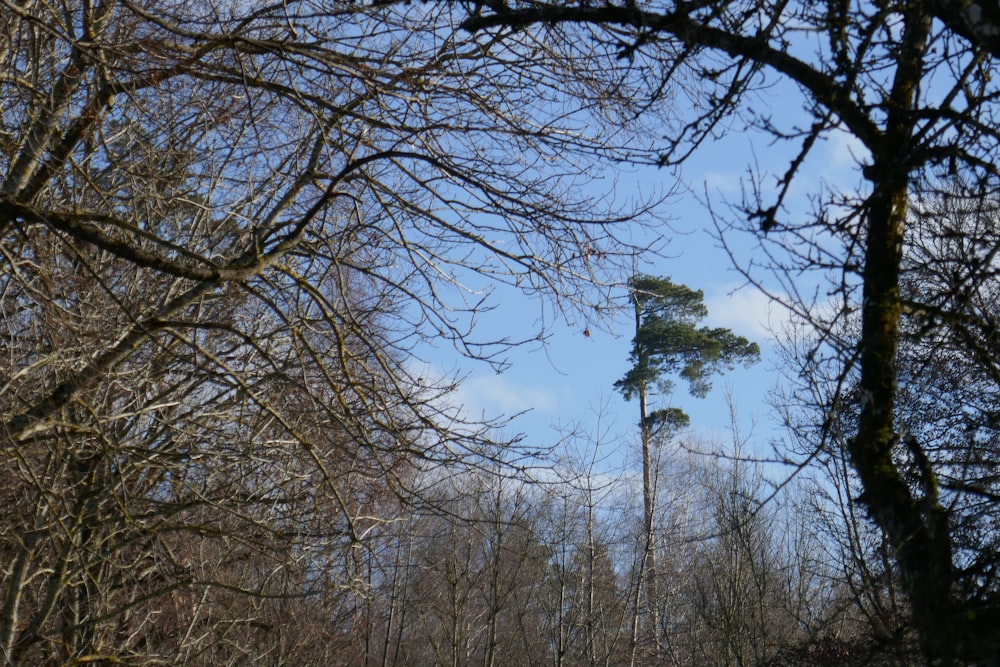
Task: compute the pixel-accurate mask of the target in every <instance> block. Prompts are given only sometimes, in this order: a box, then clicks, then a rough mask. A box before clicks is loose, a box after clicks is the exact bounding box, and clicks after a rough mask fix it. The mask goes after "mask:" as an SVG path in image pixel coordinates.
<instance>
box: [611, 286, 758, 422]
mask: <svg viewBox="0 0 1000 667" xmlns="http://www.w3.org/2000/svg"><path fill="white" fill-rule="evenodd" d="M631 289H632V296H633V298H634V299H635V308H636V334H635V338H634V339H633V341H632V352H631V354H630V355H629V360H630V361H631V362H632V368H630V369H629V371H628V373H626V374H625V377H623V378H622V379H621V380H618V381H617V382H616V383H615V388H616V389H618V390H619V391H621V392H622V395H623V396H624V397H625V400H632V399H633V398H634V397H635V396H638V395H640V394H641V393H643V392H646V391H648V389H649V387H650V386H651V385H653V384H654V383H655V384H658V385H659V386H661V387H663V388H664V389H665V390H669V388H670V387H671V386H672V383H671V382H670V380H669V379H668V378H666V377H664V376H669V375H677V376H680V377H681V378H683V379H684V380H686V381H687V383H688V390H689V391H690V392H691V395H693V396H697V397H698V398H704V397H705V396H706V395H707V394H708V392H709V390H710V389H711V388H712V385H711V382H710V381H709V379H710V378H711V376H713V375H715V374H716V373H720V372H722V371H723V370H731V369H733V368H734V367H735V366H736V364H737V363H742V364H744V365H749V364H752V363H754V362H756V361H758V360H759V359H760V347H759V346H758V345H757V343H753V342H751V341H749V340H747V339H746V338H744V337H743V336H737V335H736V334H734V333H733V332H732V331H731V330H729V329H724V328H710V327H699V326H698V323H699V322H700V321H701V320H703V319H704V318H705V317H707V316H708V309H707V308H706V307H705V303H704V294H703V293H702V292H701V290H693V289H691V288H690V287H687V286H686V285H676V284H674V283H673V282H671V281H670V279H668V278H655V277H652V276H636V277H634V278H633V279H632V283H631ZM677 412H678V413H679V415H673V416H672V417H671V421H676V420H677V419H678V418H679V416H683V417H684V419H685V420H686V418H687V415H684V413H682V412H680V411H679V410H678V411H677ZM650 417H652V415H651V416H650ZM683 423H686V421H684V422H678V425H683Z"/></svg>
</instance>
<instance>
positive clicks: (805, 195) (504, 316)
mask: <svg viewBox="0 0 1000 667" xmlns="http://www.w3.org/2000/svg"><path fill="white" fill-rule="evenodd" d="M779 90H780V89H777V88H776V89H775V91H776V92H773V94H772V96H771V97H762V98H761V103H764V104H772V105H773V106H774V108H775V109H778V110H780V112H781V113H783V114H785V115H786V116H787V117H788V118H791V119H793V118H794V114H795V109H794V108H782V105H785V106H786V107H787V104H788V101H794V102H795V104H798V98H797V97H796V96H794V94H793V96H791V97H787V98H782V96H781V95H780V93H779V92H777V91H779ZM786 92H789V91H786ZM795 148H797V146H795V145H789V146H783V145H780V144H779V145H775V144H774V142H773V141H772V139H771V137H770V136H765V135H762V134H759V133H758V134H754V133H752V132H751V133H747V132H731V133H729V134H727V135H725V136H723V137H721V138H719V139H718V140H717V141H716V142H715V143H714V144H711V145H708V146H705V147H703V148H702V150H700V151H699V152H698V153H697V154H696V155H695V156H694V157H693V158H692V159H691V160H689V161H688V162H687V163H686V164H685V166H684V170H683V172H681V173H679V174H675V173H673V172H670V171H668V170H660V169H656V168H653V167H630V168H628V173H627V174H626V176H625V177H622V178H620V179H618V185H617V187H616V196H618V195H621V196H622V197H628V196H629V195H630V194H632V192H630V191H629V190H630V189H634V190H635V192H641V193H649V192H652V191H655V190H657V189H661V190H671V189H674V187H675V185H676V184H677V183H678V182H679V183H681V184H682V187H681V188H680V189H679V190H678V194H676V195H675V196H673V197H671V199H670V200H669V202H667V210H666V211H665V215H666V217H669V219H670V221H671V222H670V226H669V228H664V229H663V233H664V234H665V235H667V237H668V238H669V244H668V245H667V246H666V249H665V252H664V255H665V256H664V257H661V258H655V259H654V258H650V260H651V261H650V263H649V264H647V265H646V266H642V267H640V270H641V271H642V272H644V273H648V274H653V275H662V276H669V277H670V278H671V279H673V280H674V281H675V282H681V283H684V284H687V285H689V286H690V287H692V288H695V289H701V290H703V291H704V293H705V301H706V305H707V306H708V309H709V313H710V315H709V318H708V320H707V321H706V324H709V325H713V326H725V327H729V328H731V329H733V330H734V331H735V332H736V333H738V334H741V335H744V336H747V337H748V338H750V339H752V340H756V341H757V342H758V343H760V344H761V347H762V351H763V359H762V361H761V362H760V363H759V364H757V365H756V366H754V367H752V368H751V369H742V368H740V369H737V370H735V371H733V372H732V373H730V374H727V375H725V376H720V377H718V378H717V379H716V380H715V381H714V382H713V391H712V393H711V394H710V395H709V396H708V397H707V398H705V399H700V400H699V399H694V398H691V397H690V396H688V395H687V393H686V388H685V387H684V386H683V385H681V384H680V383H678V387H677V389H676V391H675V395H674V396H673V397H672V398H671V401H670V403H671V404H672V405H676V406H679V407H681V408H683V409H684V410H685V411H687V412H688V413H689V414H690V416H691V433H690V434H688V435H689V436H693V437H694V439H696V440H700V441H703V442H705V443H709V444H711V443H724V442H726V441H727V440H728V439H729V437H730V435H729V428H730V412H729V406H728V404H727V394H730V395H732V396H733V397H734V398H735V400H736V406H737V410H738V417H739V422H740V428H741V430H742V431H743V433H744V434H746V433H751V435H752V442H753V443H756V447H757V450H758V452H759V453H761V454H762V455H767V454H768V453H769V452H770V450H769V448H768V442H769V441H770V440H771V439H774V438H780V437H781V435H782V434H781V432H780V429H779V428H778V425H777V422H776V420H775V417H774V415H773V414H772V410H771V409H770V407H769V405H768V393H769V391H770V390H771V389H772V388H773V387H774V386H775V385H776V383H779V382H781V381H782V378H781V375H780V374H779V373H778V372H777V370H776V368H777V366H778V365H779V364H780V359H779V358H778V356H777V354H776V348H775V345H774V340H773V336H774V332H780V330H781V327H782V324H783V322H785V321H787V317H788V315H787V312H786V311H784V309H782V308H781V307H780V306H779V305H776V304H771V303H769V301H768V298H767V297H766V296H765V295H764V294H762V293H761V292H759V291H758V290H756V289H755V288H753V287H746V286H744V287H742V288H741V285H744V283H745V281H744V280H743V278H742V277H741V275H740V274H739V272H738V271H736V270H735V269H734V267H733V265H732V261H731V260H730V257H729V256H728V255H727V253H726V252H725V251H724V250H723V249H722V248H721V247H720V244H719V242H718V240H717V239H715V238H713V233H714V229H715V228H714V225H713V222H712V215H711V213H710V211H709V210H708V207H707V206H706V204H705V201H704V199H705V197H706V194H705V193H708V197H709V198H710V200H711V205H712V207H713V208H717V210H720V211H724V209H725V202H726V201H730V202H738V201H739V198H740V193H741V188H743V187H745V185H746V178H747V174H748V171H747V169H748V166H750V165H754V166H755V168H756V169H757V170H759V171H760V172H763V173H765V174H770V176H771V178H770V179H769V180H768V179H765V181H764V182H765V184H768V183H772V184H773V180H774V177H775V176H777V175H780V174H781V173H783V170H784V169H785V168H786V167H787V164H788V161H789V160H790V159H791V155H792V153H791V151H792V150H794V149H795ZM861 157H863V156H862V154H861V153H860V151H859V148H858V145H857V143H856V142H855V141H852V140H851V139H850V138H849V137H848V135H846V134H843V135H839V136H838V135H835V136H833V137H832V138H831V139H828V140H827V141H826V142H824V143H820V144H819V145H818V146H817V148H816V149H814V152H813V154H812V156H811V157H810V159H809V160H807V162H806V165H805V168H804V170H803V171H802V172H801V173H800V174H799V177H798V178H797V180H796V182H795V184H794V189H793V192H792V194H791V196H790V198H789V200H788V202H787V203H788V207H787V210H786V211H785V218H786V219H792V220H794V218H795V216H797V215H808V212H809V204H808V202H809V196H810V195H814V194H816V192H817V191H818V190H819V189H820V187H829V186H836V187H839V188H843V189H853V188H857V187H860V177H859V170H858V160H859V158H861ZM613 177H614V174H609V178H613ZM678 179H679V180H678ZM727 238H728V240H729V242H731V243H732V244H733V246H732V247H733V249H734V251H735V254H736V256H737V259H738V260H739V261H742V262H746V261H748V260H750V259H752V258H754V256H755V253H758V252H759V250H758V249H757V248H756V247H755V244H756V241H755V239H754V238H753V236H752V235H749V234H737V235H734V236H729V237H727ZM771 288H772V289H775V290H777V289H779V288H778V287H777V286H776V284H772V285H771ZM497 297H498V298H497V301H498V307H497V309H496V310H495V311H494V312H492V313H490V314H489V315H487V316H485V317H483V318H482V320H481V322H480V328H479V329H478V330H477V334H478V335H479V337H485V338H493V337H503V336H509V337H512V338H519V337H530V336H532V335H533V334H534V333H535V332H536V331H537V328H538V322H539V317H540V313H541V310H540V305H539V302H538V301H537V300H533V299H530V298H527V297H524V296H523V295H521V294H520V293H518V292H516V291H515V290H509V289H499V290H498V291H497ZM546 326H547V331H548V333H549V338H548V342H547V344H546V345H544V346H542V345H539V344H535V345H529V346H525V347H523V348H520V349H515V350H512V351H511V352H510V353H509V354H507V355H505V356H506V358H507V359H508V361H509V362H510V365H509V367H508V368H507V369H506V370H505V371H504V372H503V373H499V374H498V373H496V372H494V371H493V370H492V369H491V368H489V367H488V366H486V365H485V364H479V365H477V364H465V363H463V362H462V361H461V360H460V359H458V358H457V357H456V358H451V357H449V355H448V353H447V351H444V350H440V351H437V352H436V353H435V354H434V355H433V357H432V359H431V361H432V363H434V364H436V365H438V364H439V365H440V370H441V372H444V371H446V370H449V369H455V370H457V371H459V372H460V373H465V374H467V376H466V379H465V381H464V382H463V384H462V386H461V387H460V389H459V391H458V392H457V393H456V394H455V396H454V397H453V400H454V401H455V402H456V403H457V404H461V405H463V406H464V407H465V409H466V411H467V413H468V414H470V415H474V416H478V415H480V414H485V415H486V416H487V417H495V416H497V415H500V414H505V415H514V414H518V413H522V412H525V414H523V415H521V416H519V417H517V418H516V419H514V420H513V421H512V422H511V423H510V425H509V428H508V429H507V430H508V431H509V432H510V433H524V434H525V436H526V439H527V442H528V443H530V444H531V445H532V446H534V445H536V444H537V445H539V446H544V445H547V444H551V443H553V442H555V441H556V440H558V439H559V437H560V435H561V433H560V430H559V429H558V428H556V427H557V426H558V425H560V424H561V425H563V426H564V427H566V426H568V425H573V424H577V425H580V426H581V427H582V428H583V429H584V430H588V429H590V430H594V429H596V425H595V421H596V414H597V413H600V414H601V418H602V420H603V426H604V427H605V428H606V427H607V426H608V423H609V422H610V423H611V424H612V426H611V432H612V437H611V438H610V439H609V442H611V443H615V444H612V445H609V446H612V447H617V448H619V449H620V450H621V451H622V453H623V454H624V453H625V452H626V451H627V450H628V449H629V447H630V446H631V445H632V444H634V442H635V440H636V437H637V435H636V429H635V428H634V425H635V423H636V421H637V415H636V412H637V409H638V408H637V406H636V405H635V404H634V403H626V402H625V401H624V400H623V399H622V398H621V396H619V395H618V394H616V393H615V392H614V390H613V387H612V385H613V383H614V382H615V380H617V379H618V378H619V377H621V375H623V374H624V372H625V371H626V369H627V366H628V350H629V345H630V341H631V336H632V331H631V327H632V326H633V324H632V322H631V321H630V319H629V318H628V317H627V316H625V317H622V318H620V319H619V320H618V321H616V322H613V323H612V324H611V330H610V331H602V330H599V329H597V328H593V329H591V330H590V335H589V336H588V335H586V334H585V333H584V328H585V326H584V325H582V324H579V325H578V324H567V323H564V322H561V321H555V322H547V323H546ZM602 406H603V407H602ZM615 434H617V435H615Z"/></svg>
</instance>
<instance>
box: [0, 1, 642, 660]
mask: <svg viewBox="0 0 1000 667" xmlns="http://www.w3.org/2000/svg"><path fill="white" fill-rule="evenodd" d="M0 7H2V11H0V62H2V63H3V70H4V72H5V74H4V75H3V76H2V77H0V174H2V176H0V179H2V182H0V253H2V254H3V268H2V269H0V309H2V311H0V312H2V314H3V318H2V322H0V327H2V328H0V351H2V359H0V377H2V383H0V418H2V421H3V436H2V437H3V442H2V449H0V451H2V466H0V475H2V476H3V479H4V482H5V484H4V487H5V489H7V490H8V491H6V493H8V494H9V499H10V500H11V503H10V504H9V505H8V506H7V507H6V508H5V509H4V514H3V518H4V522H3V525H2V526H0V550H2V552H3V555H4V563H5V567H4V570H3V575H2V581H0V600H2V601H0V607H2V613H0V652H2V655H3V656H4V660H5V661H6V662H8V663H10V664H43V663H58V664H62V663H64V662H70V661H74V660H75V661H85V660H89V661H97V660H104V661H112V660H118V661H131V662H142V661H161V662H175V663H177V664H212V665H219V664H236V663H239V664H248V663H250V662H254V661H256V662H260V663H264V662H267V661H273V660H278V661H282V660H288V661H292V662H295V661H297V660H299V659H301V660H303V661H306V662H308V661H311V662H314V664H329V662H330V659H329V658H330V653H326V654H322V655H321V654H320V653H316V654H313V655H311V656H310V655H309V653H308V651H307V650H306V648H305V647H303V646H302V644H303V643H310V642H313V643H315V642H316V638H317V637H322V638H323V640H322V642H320V643H322V644H323V645H324V646H326V647H342V648H343V650H344V652H345V653H344V654H343V655H362V654H363V653H364V651H363V649H359V648H358V645H359V642H360V643H363V641H365V633H364V632H363V631H362V630H363V628H362V627H361V625H359V624H358V623H353V622H349V619H352V618H353V619H358V618H362V617H363V614H362V613H361V609H360V607H363V604H362V603H361V602H360V601H359V599H358V598H357V597H356V596H354V595H353V593H352V592H353V591H364V589H365V585H366V584H365V581H364V579H365V576H366V573H367V572H368V571H369V568H368V567H367V560H366V559H365V558H362V557H361V556H360V554H361V552H363V550H365V549H374V546H373V540H374V538H375V536H377V535H378V534H379V531H380V530H381V528H382V526H384V524H385V522H386V520H387V519H388V518H390V517H391V516H392V515H393V514H394V513H395V512H397V511H398V499H399V498H401V497H405V496H406V495H407V494H408V493H409V491H412V489H411V488H410V487H411V484H410V481H411V480H412V479H413V475H414V470H416V469H418V468H421V469H425V470H426V469H427V468H428V467H431V466H433V465H435V464H436V463H438V462H444V461H450V460H454V459H457V458H461V457H462V456H463V455H464V453H465V452H468V451H472V450H476V449H477V448H478V446H479V443H480V442H482V441H484V440H489V439H490V438H489V435H488V433H489V432H488V430H487V429H486V428H485V427H484V426H483V425H476V424H461V423H460V419H458V416H457V415H456V414H454V413H453V412H452V411H450V410H449V409H448V407H447V402H445V401H442V400H441V399H442V396H443V395H445V394H446V393H447V392H448V390H449V389H450V384H451V383H450V381H449V380H444V381H438V380H437V379H435V378H426V377H423V374H420V375H418V374H416V372H415V370H414V369H415V368H417V367H418V366H419V364H417V363H415V362H414V356H413V354H414V351H415V349H416V348H417V347H418V346H419V345H420V344H421V343H422V342H424V341H427V340H435V341H436V342H437V343H439V344H440V343H446V344H450V345H454V346H455V347H456V348H458V350H459V352H461V353H462V354H465V355H468V356H469V357H473V358H477V359H485V360H491V361H493V362H495V363H497V364H498V365H499V364H500V363H501V362H502V359H501V358H500V357H498V356H497V355H498V354H500V353H502V351H503V350H504V349H505V348H506V346H508V345H509V344H512V343H515V342H516V341H513V340H506V339H504V340H483V341H478V340H477V339H476V338H475V337H474V336H473V335H472V334H471V332H472V327H473V325H474V317H475V314H476V313H477V312H478V311H479V310H481V309H482V308H485V307H488V305H489V303H490V301H489V295H488V292H489V285H490V284H491V281H500V282H506V283H508V284H511V285H514V286H516V287H519V288H521V289H522V290H523V291H525V292H526V293H529V294H534V295H542V296H544V297H554V299H553V301H551V303H554V304H556V305H555V308H556V310H557V311H559V312H562V313H563V314H565V315H567V316H568V317H576V316H581V317H582V316H583V315H582V313H587V315H586V316H585V317H587V318H594V317H600V316H601V315H600V313H601V312H603V310H605V309H606V307H605V295H604V292H603V290H602V288H601V287H600V284H602V283H604V282H608V281H607V280H605V278H608V277H609V276H610V275H611V274H605V273H604V272H605V271H606V270H612V271H613V269H614V266H615V259H616V258H617V257H620V256H624V255H628V254H630V253H631V252H632V249H630V248H628V247H627V246H626V244H623V243H621V242H619V240H618V239H617V238H616V232H615V226H614V225H613V223H614V222H618V221H624V220H627V219H629V218H631V217H632V215H633V214H634V213H636V212H638V210H639V208H641V207H633V208H629V207H624V208H622V207H620V203H618V204H616V203H614V202H612V201H610V200H607V199H604V198H603V195H601V194H597V195H594V194H588V190H587V189H586V188H585V187H584V186H585V183H584V179H585V177H586V175H587V174H588V172H590V171H591V170H592V169H594V165H595V163H596V160H597V158H599V157H609V156H613V155H621V154H623V153H622V152H621V151H620V150H619V149H617V148H616V147H615V146H614V145H613V144H612V143H611V141H610V140H609V139H608V136H609V135H607V134H602V133H600V132H593V133H592V132H591V131H590V130H591V129H592V128H593V127H594V126H593V125H592V124H590V121H591V120H592V119H593V118H594V117H595V116H596V115H597V114H600V113H602V106H601V105H607V104H608V103H609V102H611V101H613V100H617V99H621V100H626V99H627V98H628V95H627V91H624V90H622V89H620V88H615V87H613V86H610V87H608V88H607V89H606V90H604V91H603V92H602V93H601V96H600V99H599V100H597V101H594V102H592V103H587V104H579V103H576V104H573V103H572V102H571V101H570V100H569V98H567V97H565V96H564V93H565V91H566V90H568V89H570V88H573V87H576V88H579V87H581V86H592V87H593V86H596V85H597V80H596V79H594V78H593V77H589V78H590V79H594V80H593V84H590V83H587V79H588V76H587V75H586V73H585V72H576V73H574V72H570V71H563V72H562V73H561V74H560V76H559V77H558V78H557V79H550V78H547V77H544V76H542V73H543V72H547V71H551V69H552V64H553V62H554V60H553V59H552V58H551V57H550V56H549V55H548V54H547V53H546V52H545V51H544V45H542V44H540V43H536V42H532V41H531V40H525V41H524V42H522V43H519V44H514V43H510V42H507V43H498V42H496V41H495V40H490V39H486V40H482V39H479V38H475V37H471V36H469V35H467V34H465V33H458V32H456V31H455V30H454V26H453V20H452V15H451V13H450V12H448V11H442V12H431V11H427V8H425V7H412V6H410V5H409V4H408V3H392V2H390V3H379V4H378V6H376V7H359V6H357V5H356V4H355V3H353V2H343V3H341V2H332V3H313V2H307V1H304V0H303V1H299V2H284V3H275V4H270V5H268V4H263V5H262V4H259V3H257V4H255V3H240V2H233V3H228V4H227V3H216V2H202V1H200V0H194V1H193V2H191V1H187V0H185V1H184V2H179V1H168V2H145V1H141V0H140V1H131V0H114V1H112V0H108V1H97V2H68V3H62V4H61V5H58V6H56V5H52V4H51V3H44V2H33V1H29V2H13V1H9V2H8V1H4V2H2V3H0ZM535 49H541V50H540V51H539V52H538V53H537V54H536V55H537V57H535V58H528V57H526V56H527V55H528V54H530V53H532V52H533V51H534V50H535ZM578 74H579V75H580V76H577V75H578ZM593 89H594V90H597V88H596V87H593ZM555 99H559V100H564V101H566V103H567V104H566V106H564V107H562V108H561V109H560V110H559V111H554V107H553V105H552V101H553V100H555ZM570 151H571V152H573V154H574V155H575V156H576V157H575V159H574V164H573V165H572V166H571V167H570V166H567V167H566V168H565V169H563V170H562V171H559V170H558V169H553V168H552V166H551V165H552V164H553V159H554V158H555V157H558V156H561V155H562V154H564V153H566V152H570ZM563 164H565V163H563ZM589 192H593V191H592V190H590V191H589ZM484 285H486V287H485V289H484V287H483V286H484ZM574 313H575V314H576V315H574ZM540 335H541V333H540ZM282 614H284V615H286V618H285V619H281V615H282ZM300 614H301V618H304V619H309V623H307V624H304V625H303V627H302V631H301V632H300V633H298V634H296V633H295V632H292V631H291V630H290V629H289V628H288V627H287V626H288V624H289V623H290V622H291V621H290V620H289V619H288V618H287V617H294V616H298V615H300ZM312 623H315V624H316V625H312V626H311V627H310V624H312ZM330 650H331V651H332V650H335V649H333V648H331V649H330ZM337 650H339V649H337ZM303 651H305V652H303ZM302 656H305V657H302ZM345 659H346V658H345Z"/></svg>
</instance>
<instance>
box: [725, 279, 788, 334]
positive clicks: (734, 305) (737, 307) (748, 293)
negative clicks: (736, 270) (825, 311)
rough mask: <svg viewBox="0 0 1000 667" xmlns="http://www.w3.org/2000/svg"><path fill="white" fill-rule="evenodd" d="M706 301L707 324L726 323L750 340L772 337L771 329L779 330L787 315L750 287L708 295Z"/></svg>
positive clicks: (782, 307)
mask: <svg viewBox="0 0 1000 667" xmlns="http://www.w3.org/2000/svg"><path fill="white" fill-rule="evenodd" d="M705 305H706V306H707V307H708V314H709V316H708V323H709V324H710V325H712V326H720V327H727V328H729V329H732V330H733V331H734V332H735V333H737V334H739V335H741V336H746V337H747V338H750V339H751V340H758V341H759V340H763V339H768V340H773V339H774V338H775V334H774V332H775V331H779V332H780V331H781V330H782V328H783V327H784V324H785V323H786V322H788V320H789V319H790V313H789V312H788V310H787V309H785V308H784V306H782V305H781V304H779V303H775V302H773V301H771V300H770V299H769V298H768V297H767V295H765V294H764V293H762V292H760V291H759V290H756V289H752V288H743V289H740V290H737V291H735V292H732V293H728V292H721V293H718V294H714V295H709V296H708V297H706V299H705Z"/></svg>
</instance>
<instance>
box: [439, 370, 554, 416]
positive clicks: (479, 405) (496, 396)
mask: <svg viewBox="0 0 1000 667" xmlns="http://www.w3.org/2000/svg"><path fill="white" fill-rule="evenodd" d="M451 400H452V401H453V402H454V403H456V404H458V405H461V406H462V407H463V408H464V410H465V412H466V414H467V415H468V416H470V417H472V418H477V417H480V416H481V415H483V414H485V415H486V416H487V418H489V417H496V416H497V415H500V414H504V415H507V416H512V415H515V414H519V413H521V412H525V411H526V410H534V411H536V412H544V413H549V414H554V413H555V412H556V409H557V407H558V405H557V404H558V402H557V401H556V397H555V396H554V395H553V393H552V390H551V388H541V387H530V386H526V385H525V384H524V383H518V382H516V381H513V380H512V379H511V378H510V376H507V375H501V374H496V373H494V374H491V375H472V376H469V377H468V378H466V379H465V380H464V381H463V382H462V383H461V384H460V385H459V386H458V389H457V390H456V391H455V393H454V394H452V396H451Z"/></svg>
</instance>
